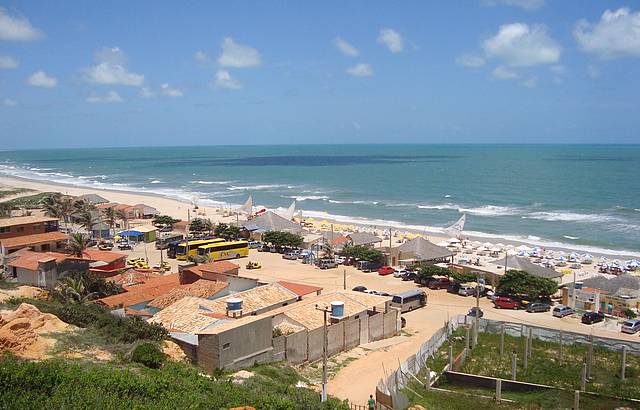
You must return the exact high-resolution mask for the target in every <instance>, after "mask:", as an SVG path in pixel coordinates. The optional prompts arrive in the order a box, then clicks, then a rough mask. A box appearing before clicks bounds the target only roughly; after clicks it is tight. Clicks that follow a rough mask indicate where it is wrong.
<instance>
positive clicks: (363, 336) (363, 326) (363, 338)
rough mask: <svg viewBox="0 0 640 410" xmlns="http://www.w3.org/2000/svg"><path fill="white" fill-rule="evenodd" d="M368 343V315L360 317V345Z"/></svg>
mask: <svg viewBox="0 0 640 410" xmlns="http://www.w3.org/2000/svg"><path fill="white" fill-rule="evenodd" d="M365 343H369V315H368V314H366V313H364V314H362V315H360V344H361V345H363V344H365Z"/></svg>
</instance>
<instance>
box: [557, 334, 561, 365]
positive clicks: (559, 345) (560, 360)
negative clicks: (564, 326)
mask: <svg viewBox="0 0 640 410" xmlns="http://www.w3.org/2000/svg"><path fill="white" fill-rule="evenodd" d="M559 337H560V343H559V346H558V347H559V349H560V364H562V330H561V331H560V334H559Z"/></svg>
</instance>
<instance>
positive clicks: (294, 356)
mask: <svg viewBox="0 0 640 410" xmlns="http://www.w3.org/2000/svg"><path fill="white" fill-rule="evenodd" d="M307 343H308V341H307V331H306V330H303V331H301V332H298V333H293V334H290V335H287V336H286V338H285V351H286V358H287V361H289V362H291V363H302V362H305V361H307V347H308V346H307Z"/></svg>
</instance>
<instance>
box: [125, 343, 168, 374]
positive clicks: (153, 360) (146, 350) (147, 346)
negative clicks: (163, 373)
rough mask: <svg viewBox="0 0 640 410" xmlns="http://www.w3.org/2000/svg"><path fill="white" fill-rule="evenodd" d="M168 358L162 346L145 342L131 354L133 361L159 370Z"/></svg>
mask: <svg viewBox="0 0 640 410" xmlns="http://www.w3.org/2000/svg"><path fill="white" fill-rule="evenodd" d="M166 359H167V357H166V355H165V354H164V353H162V350H161V349H160V346H158V345H157V344H156V343H151V342H144V343H140V344H139V345H138V346H136V348H135V349H133V352H131V361H132V362H135V363H140V364H142V365H144V366H146V367H148V368H150V369H159V368H161V367H162V365H163V364H164V362H165V361H166Z"/></svg>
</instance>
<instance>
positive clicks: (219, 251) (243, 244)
mask: <svg viewBox="0 0 640 410" xmlns="http://www.w3.org/2000/svg"><path fill="white" fill-rule="evenodd" d="M198 255H201V256H205V255H210V256H211V260H212V261H220V260H223V259H236V258H244V257H245V256H249V242H247V241H233V242H217V243H210V244H208V245H202V246H200V247H199V248H198Z"/></svg>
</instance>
